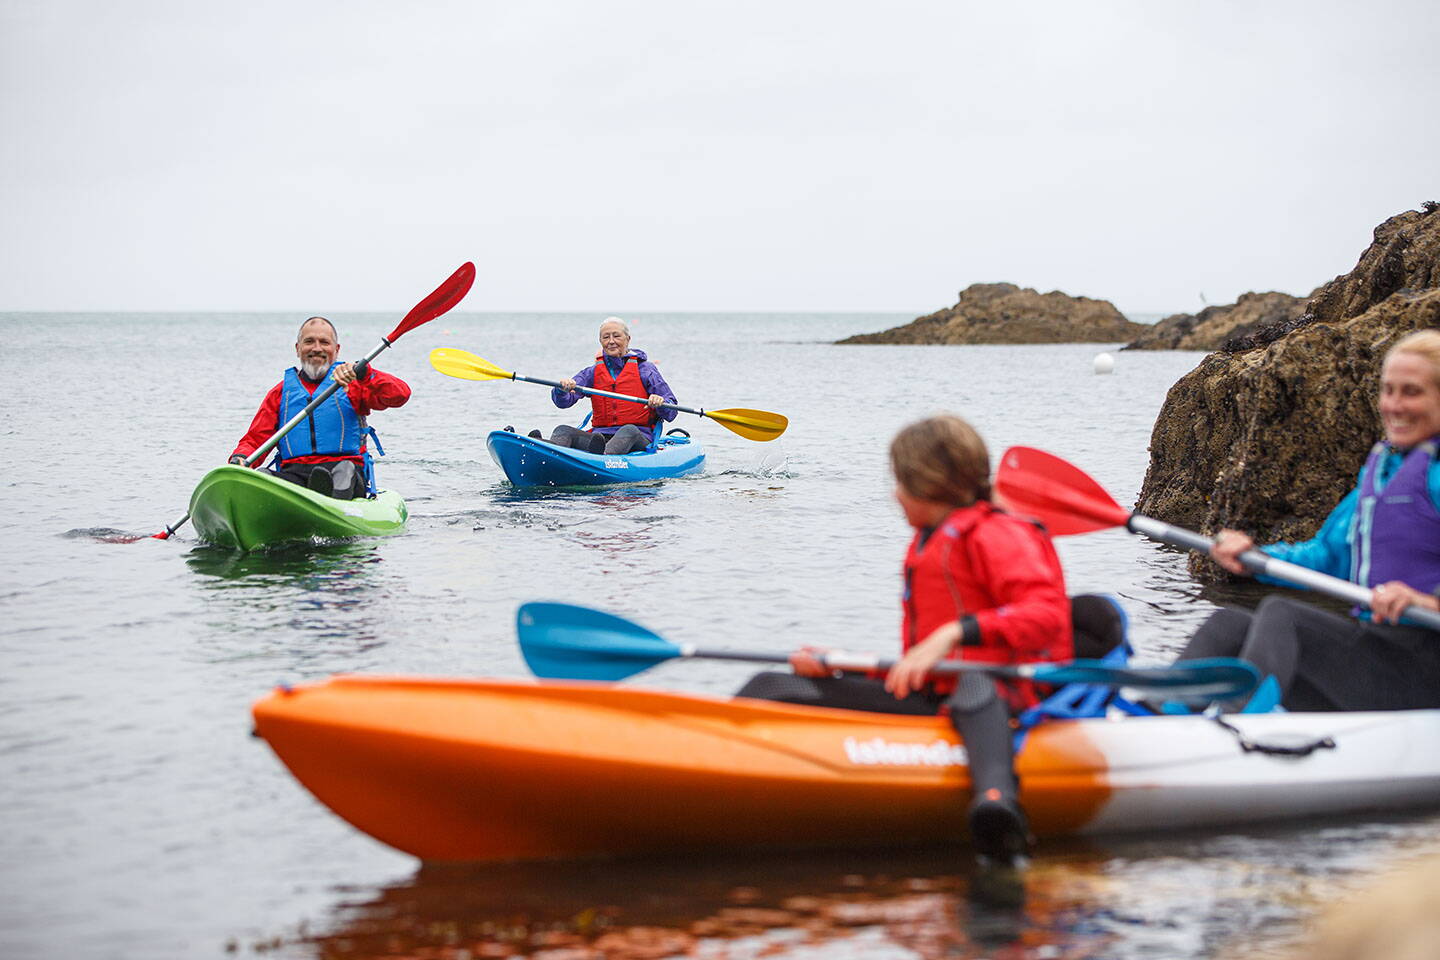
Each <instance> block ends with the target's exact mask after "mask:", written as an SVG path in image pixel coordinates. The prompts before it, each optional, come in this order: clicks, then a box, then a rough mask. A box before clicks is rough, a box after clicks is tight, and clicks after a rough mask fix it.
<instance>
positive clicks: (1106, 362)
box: [1095, 353, 1115, 373]
mask: <svg viewBox="0 0 1440 960" xmlns="http://www.w3.org/2000/svg"><path fill="white" fill-rule="evenodd" d="M1114 369H1115V358H1114V357H1112V356H1110V354H1108V353H1097V354H1095V372H1096V373H1109V372H1110V371H1112V370H1114Z"/></svg>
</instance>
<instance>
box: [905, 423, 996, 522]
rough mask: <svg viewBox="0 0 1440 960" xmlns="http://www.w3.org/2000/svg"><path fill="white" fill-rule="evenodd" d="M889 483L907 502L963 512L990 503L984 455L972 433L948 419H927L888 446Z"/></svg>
mask: <svg viewBox="0 0 1440 960" xmlns="http://www.w3.org/2000/svg"><path fill="white" fill-rule="evenodd" d="M890 467H891V469H893V470H894V471H895V482H896V483H898V484H900V486H901V487H902V488H903V489H904V490H905V492H906V493H908V494H910V495H911V496H912V497H916V498H918V499H920V500H930V501H932V502H934V503H945V504H949V505H950V506H954V507H964V506H968V505H969V504H972V503H974V502H975V501H976V500H989V499H990V452H989V451H988V450H986V449H985V441H984V440H982V439H981V438H980V434H978V433H976V432H975V428H974V427H972V426H970V424H968V423H966V422H965V421H964V420H962V419H960V418H959V417H957V416H955V415H954V414H950V413H942V414H939V415H937V416H933V417H929V418H927V419H925V420H921V421H919V422H917V423H912V424H910V426H908V427H906V428H905V429H903V430H901V431H900V432H899V433H897V434H895V439H894V440H891V441H890Z"/></svg>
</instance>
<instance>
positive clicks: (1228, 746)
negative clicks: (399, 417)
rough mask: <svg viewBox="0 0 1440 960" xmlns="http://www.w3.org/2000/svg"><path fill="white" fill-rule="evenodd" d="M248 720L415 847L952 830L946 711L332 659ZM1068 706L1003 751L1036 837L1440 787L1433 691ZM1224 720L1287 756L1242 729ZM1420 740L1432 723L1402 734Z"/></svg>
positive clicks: (662, 842) (741, 842)
mask: <svg viewBox="0 0 1440 960" xmlns="http://www.w3.org/2000/svg"><path fill="white" fill-rule="evenodd" d="M254 717H255V724H256V730H257V732H258V733H259V735H260V736H262V737H264V739H265V740H266V741H267V742H268V743H269V744H270V746H271V747H272V748H273V749H274V750H275V752H276V753H277V754H278V755H279V757H280V759H281V760H283V761H284V763H285V765H286V766H287V767H289V769H290V771H291V772H292V773H293V774H294V775H295V776H296V778H297V779H299V780H300V782H301V783H303V784H304V785H305V786H306V787H307V788H308V789H309V790H310V791H311V792H312V793H314V795H315V796H316V797H318V798H319V799H320V801H321V802H322V803H324V804H325V805H326V806H328V807H330V809H332V810H334V811H335V812H336V813H337V814H339V815H340V816H341V817H343V818H344V819H346V820H347V821H349V822H350V823H351V824H353V825H354V826H355V827H357V828H358V829H360V830H362V831H364V832H365V833H367V834H369V835H370V836H372V837H375V838H376V839H378V840H381V841H383V842H384V843H387V844H389V845H390V846H392V847H395V848H397V849H399V850H402V851H404V852H406V853H409V854H412V855H414V856H416V857H419V858H421V859H423V860H429V861H491V860H522V859H540V858H558V857H580V856H596V855H618V854H635V853H646V852H656V851H680V850H701V849H721V848H724V849H734V848H737V847H764V846H787V847H797V846H835V845H844V844H849V843H876V842H891V843H904V842H916V841H931V840H934V841H940V840H956V839H961V838H963V836H964V830H965V826H964V820H965V818H964V815H963V814H964V809H965V806H966V801H967V799H968V795H967V794H968V787H969V779H968V776H967V773H966V768H965V751H964V747H963V745H961V744H960V743H958V742H957V740H956V738H955V734H954V732H953V731H952V730H951V728H950V726H949V724H948V723H947V722H946V721H945V720H944V719H943V718H939V717H935V718H929V717H904V716H891V715H882V714H869V713H858V712H854V711H848V710H833V709H823V708H814V707H799V706H790V705H786V704H773V703H766V702H762V701H755V700H741V699H719V698H713V697H703V696H692V695H685V694H675V693H665V692H659V691H652V690H640V689H633V688H626V687H617V686H613V685H609V684H598V683H588V682H543V683H532V682H523V681H502V680H445V679H425V678H407V677H363V676H341V677H335V678H332V679H330V680H328V681H325V682H322V683H318V684H313V685H308V686H301V687H294V688H280V689H278V690H276V691H275V692H274V693H272V694H270V695H269V696H267V697H265V698H264V699H262V700H260V701H259V702H257V703H256V704H255V707H254ZM1226 719H1227V720H1228V721H1230V722H1231V723H1232V724H1233V727H1234V729H1226V728H1224V727H1222V726H1221V725H1219V724H1217V723H1215V722H1214V721H1212V720H1211V719H1209V718H1206V717H1201V716H1178V717H1171V716H1159V717H1144V718H1138V717H1137V718H1128V719H1108V718H1102V719H1087V720H1064V721H1055V722H1048V723H1045V724H1042V725H1041V726H1039V727H1038V728H1036V729H1035V730H1033V731H1032V732H1031V733H1030V734H1029V735H1028V736H1027V737H1026V740H1025V743H1024V746H1023V748H1022V749H1021V751H1020V753H1019V754H1018V756H1017V758H1016V770H1017V772H1018V774H1019V776H1020V782H1021V800H1022V802H1023V803H1024V805H1025V808H1026V811H1027V812H1028V814H1029V816H1030V819H1031V825H1032V828H1033V829H1034V831H1035V833H1036V834H1037V835H1038V836H1041V837H1047V836H1059V835H1066V834H1076V833H1104V832H1120V831H1136V830H1141V831H1143V830H1154V829H1169V828H1175V827H1192V826H1205V825H1216V824H1225V823H1234V822H1244V821H1251V820H1263V819H1275V818H1289V817H1295V816H1303V815H1313V814H1331V813H1338V812H1344V811H1352V810H1361V809H1377V808H1403V807H1414V806H1422V805H1423V806H1433V805H1440V750H1437V749H1435V748H1436V747H1440V711H1434V710H1417V711H1393V712H1387V713H1349V714H1337V713H1331V714H1298V713H1276V714H1255V715H1237V716H1234V717H1227V718H1226ZM1237 731H1238V732H1239V734H1240V735H1243V736H1245V737H1247V738H1249V739H1252V740H1257V741H1261V740H1264V739H1265V738H1266V737H1270V738H1272V739H1277V740H1279V741H1283V742H1285V743H1287V744H1291V745H1294V744H1296V743H1300V742H1301V741H1302V740H1305V739H1306V738H1310V739H1312V740H1314V739H1320V738H1329V740H1330V745H1329V746H1325V745H1319V746H1318V747H1317V748H1316V749H1314V750H1313V751H1311V752H1309V753H1307V754H1305V755H1302V756H1281V755H1278V754H1276V753H1274V752H1266V750H1264V749H1262V750H1259V751H1256V750H1249V751H1247V750H1245V749H1242V746H1241V744H1240V743H1239V740H1238V736H1237ZM1417 744H1426V745H1427V746H1426V747H1425V748H1424V749H1417Z"/></svg>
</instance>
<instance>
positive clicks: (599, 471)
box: [485, 430, 705, 487]
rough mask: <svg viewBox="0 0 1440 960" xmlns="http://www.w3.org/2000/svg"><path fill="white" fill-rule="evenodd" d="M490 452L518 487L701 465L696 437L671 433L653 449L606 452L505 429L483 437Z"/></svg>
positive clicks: (626, 477) (635, 478) (592, 482)
mask: <svg viewBox="0 0 1440 960" xmlns="http://www.w3.org/2000/svg"><path fill="white" fill-rule="evenodd" d="M485 445H486V447H488V448H489V450H490V456H491V457H492V458H494V460H495V462H496V463H497V464H498V465H499V466H500V469H501V470H503V471H505V476H506V477H507V478H508V479H509V480H510V482H511V483H513V484H515V486H517V487H593V486H603V485H606V484H612V483H641V482H644V481H646V480H666V479H669V478H671V477H683V476H686V475H688V474H692V473H699V472H700V471H701V470H703V469H704V467H705V450H704V448H703V447H701V445H700V441H698V440H695V439H692V438H690V437H685V436H676V435H675V434H670V435H668V436H665V437H662V438H661V440H660V443H659V445H658V449H654V450H651V449H645V450H640V451H637V452H635V453H624V454H613V453H611V454H606V453H591V452H589V451H588V450H576V449H575V448H573V447H561V446H556V445H555V444H553V443H547V442H546V441H544V440H536V439H535V438H534V437H527V436H523V435H521V434H516V433H511V432H510V431H508V430H492V431H491V432H490V436H488V437H487V438H486V439H485Z"/></svg>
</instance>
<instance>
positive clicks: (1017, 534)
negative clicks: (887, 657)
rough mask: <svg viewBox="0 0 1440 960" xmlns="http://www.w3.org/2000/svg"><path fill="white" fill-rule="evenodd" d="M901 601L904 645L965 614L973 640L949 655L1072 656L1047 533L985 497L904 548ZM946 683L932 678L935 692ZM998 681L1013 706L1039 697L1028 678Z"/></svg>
mask: <svg viewBox="0 0 1440 960" xmlns="http://www.w3.org/2000/svg"><path fill="white" fill-rule="evenodd" d="M902 603H903V605H904V609H905V618H904V624H903V626H902V631H903V632H902V642H903V644H904V648H905V649H906V650H909V649H910V648H911V647H913V646H914V645H915V644H917V643H919V642H920V641H921V640H924V639H925V638H926V637H928V636H929V635H930V634H931V633H932V632H934V631H935V630H936V629H938V628H939V627H942V626H944V625H945V624H947V623H950V622H951V621H954V620H958V619H960V618H961V617H964V616H967V615H968V616H972V617H974V618H975V622H976V625H977V626H978V627H979V630H980V643H979V645H977V646H966V647H961V646H957V647H956V648H955V649H954V650H953V651H951V653H950V655H949V659H955V660H970V661H978V662H982V663H1027V662H1035V661H1046V660H1069V659H1071V658H1072V657H1073V656H1074V642H1073V640H1072V636H1071V626H1070V600H1069V597H1067V596H1066V593H1065V575H1064V572H1063V571H1062V570H1061V569H1060V558H1059V557H1058V556H1056V554H1055V547H1054V545H1053V544H1051V542H1050V538H1049V536H1047V535H1046V534H1045V531H1044V530H1043V529H1042V528H1040V527H1039V526H1037V525H1035V524H1033V523H1031V522H1030V521H1028V520H1025V519H1022V518H1020V517H1016V516H1013V515H1011V514H1008V513H1005V512H1003V511H1001V510H998V509H996V508H995V507H994V506H992V505H991V504H990V503H989V502H987V501H983V500H982V501H980V502H978V503H975V504H973V505H972V506H968V507H961V508H960V509H958V510H955V511H954V512H952V513H951V514H950V515H949V516H947V517H946V518H945V519H944V520H943V521H941V523H940V525H939V526H938V527H936V528H935V530H934V531H933V532H932V533H931V534H930V536H929V537H928V538H926V539H925V540H924V542H923V544H922V542H921V537H920V534H918V533H917V534H916V536H915V538H914V539H913V540H912V541H911V542H910V549H909V550H908V551H907V552H906V554H905V592H904V594H903V596H902ZM953 687H954V683H953V681H948V680H939V681H935V688H936V690H937V691H939V692H942V693H943V692H946V691H948V690H950V689H953ZM1001 688H1002V691H1003V692H1004V693H1005V695H1006V699H1007V700H1009V702H1010V705H1011V707H1012V709H1023V708H1024V707H1027V706H1030V705H1032V704H1034V703H1036V702H1037V701H1038V699H1039V698H1038V697H1037V695H1036V691H1035V689H1034V685H1033V684H1032V683H1030V682H1029V681H1013V682H1007V683H1005V684H1002V685H1001Z"/></svg>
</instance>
